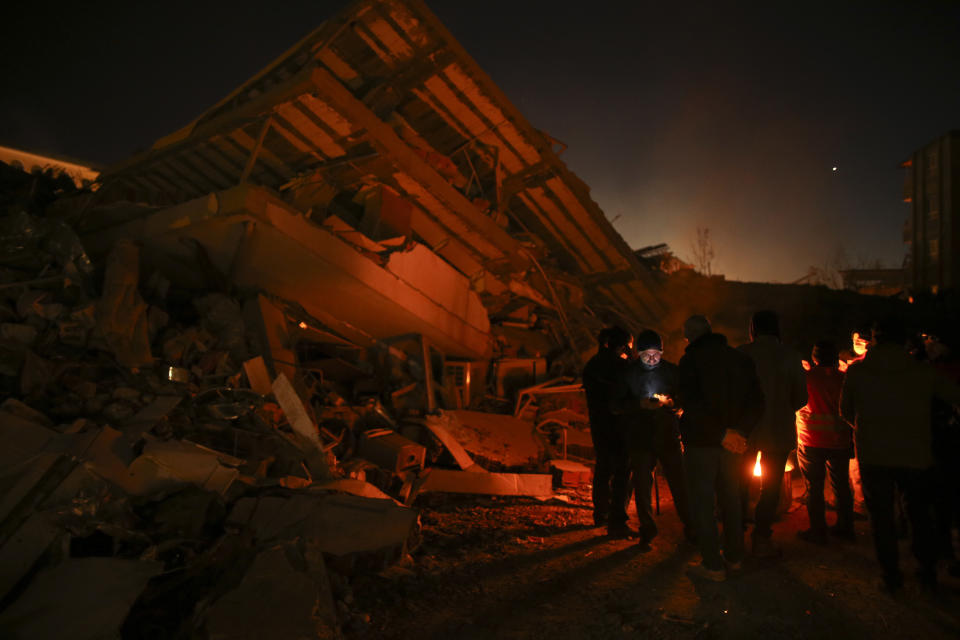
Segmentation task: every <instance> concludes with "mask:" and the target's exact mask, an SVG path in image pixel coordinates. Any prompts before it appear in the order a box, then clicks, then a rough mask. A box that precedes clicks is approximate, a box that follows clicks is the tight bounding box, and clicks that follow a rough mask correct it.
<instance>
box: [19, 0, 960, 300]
mask: <svg viewBox="0 0 960 640" xmlns="http://www.w3.org/2000/svg"><path fill="white" fill-rule="evenodd" d="M345 4H346V3H341V2H328V3H321V4H318V3H310V2H290V3H286V4H285V5H284V6H283V8H282V11H279V10H277V9H275V8H266V7H264V6H262V5H254V4H252V3H250V4H249V5H239V4H238V3H204V4H202V5H192V4H190V5H188V4H187V3H165V4H163V5H162V6H160V7H158V8H152V7H147V6H142V5H138V6H128V5H126V4H123V3H117V2H92V3H88V4H87V5H84V6H83V7H79V6H70V5H68V6H65V7H62V8H60V9H53V10H51V8H50V7H49V6H46V5H43V6H41V5H18V6H17V7H15V8H13V9H11V10H10V12H11V14H12V15H11V16H10V19H9V20H8V21H6V24H5V26H3V27H0V31H6V32H7V33H2V32H0V36H2V40H3V42H4V44H5V49H6V50H5V51H3V60H4V61H5V62H4V63H3V65H4V70H3V76H4V80H3V84H4V86H5V87H6V89H5V91H4V92H3V94H2V95H0V144H3V145H7V146H13V147H16V148H21V149H24V150H27V151H34V152H45V153H51V154H57V155H64V156H68V157H73V158H77V159H81V160H86V161H90V162H92V163H95V164H107V165H108V164H112V163H115V162H118V161H120V160H122V159H124V158H125V157H127V156H129V155H130V154H132V153H133V152H135V151H136V150H138V149H144V148H148V147H149V146H150V145H151V144H152V143H153V142H154V141H155V140H156V139H158V138H160V137H162V136H164V135H167V134H169V133H171V132H173V131H175V130H176V129H178V128H180V127H182V126H184V125H185V124H187V123H189V122H190V121H191V120H193V119H194V118H196V117H197V116H198V115H200V114H201V113H202V112H203V111H204V110H205V109H207V108H208V107H210V106H211V105H213V104H214V103H216V102H217V101H218V100H220V99H221V98H223V97H224V96H225V95H227V94H228V93H230V92H231V91H232V90H233V89H234V88H236V87H237V86H238V85H240V84H241V83H242V82H244V81H245V80H247V79H248V78H249V77H250V76H252V75H254V74H255V73H256V72H258V71H259V70H260V69H262V68H263V67H265V66H266V65H267V64H269V63H270V62H271V61H272V60H273V59H275V58H276V57H277V56H279V55H280V54H281V53H283V52H284V51H286V50H287V49H288V48H290V47H291V46H293V45H294V44H295V43H296V42H297V41H298V40H299V39H300V38H302V37H303V36H305V35H306V34H307V33H309V32H310V31H312V30H313V29H314V28H316V27H317V26H319V24H320V23H321V22H322V21H323V20H325V19H326V18H328V17H330V16H331V15H333V14H335V13H336V12H338V11H339V10H340V9H341V8H342V7H343V6H344V5H345ZM427 4H428V5H429V6H430V7H431V9H433V10H434V11H435V12H436V13H437V14H438V16H439V18H440V19H441V21H442V22H443V23H444V24H445V25H446V26H447V27H448V28H449V29H450V31H451V32H452V33H453V34H454V36H455V37H456V38H457V39H458V40H459V41H460V42H461V44H462V45H463V46H464V48H465V49H466V50H467V52H468V53H469V54H470V55H471V56H472V57H474V58H475V59H476V60H477V61H478V63H479V64H480V66H481V67H482V68H483V69H484V70H485V71H486V72H487V73H488V74H489V75H490V76H491V78H492V79H493V80H494V82H496V83H497V84H498V85H499V86H500V87H501V88H502V89H503V91H504V92H505V93H506V95H507V96H508V97H509V98H510V99H511V100H512V101H513V102H514V104H516V106H517V107H518V108H519V109H520V111H521V112H522V113H523V114H524V116H526V117H527V119H528V120H529V121H530V122H531V123H532V124H533V125H534V126H535V127H537V128H540V129H542V130H544V131H546V132H547V133H549V134H550V135H551V136H553V137H554V138H556V139H558V140H560V141H562V142H563V143H565V144H566V145H568V149H567V150H566V151H565V152H564V154H563V155H562V158H563V159H564V160H565V161H566V162H567V164H568V165H569V166H570V167H571V169H572V170H573V171H575V172H576V173H577V174H578V175H579V176H580V177H581V178H582V179H583V180H584V181H585V182H586V183H587V184H588V185H589V186H590V187H591V190H592V194H593V197H594V199H595V200H596V201H597V202H598V203H599V205H600V206H601V207H602V208H603V210H604V211H605V213H606V214H607V216H608V218H609V219H611V220H613V221H614V226H615V227H616V228H617V230H618V231H619V232H620V233H621V234H622V235H623V237H624V238H625V240H626V241H627V242H628V243H629V244H630V245H631V246H633V247H635V248H638V247H642V246H645V245H650V244H656V243H659V242H667V243H669V244H670V245H671V247H672V248H673V249H674V251H675V252H676V253H678V254H679V255H680V256H682V257H689V255H690V253H691V251H690V246H689V244H690V240H691V238H692V236H693V232H694V230H695V229H696V227H697V226H706V227H709V228H710V229H711V230H712V232H713V236H714V238H715V245H716V260H715V263H714V266H715V269H714V270H715V271H716V272H718V273H723V274H726V276H727V277H728V278H730V279H744V280H758V281H781V282H790V281H793V280H796V279H797V278H800V277H801V276H803V275H804V274H805V273H806V271H807V269H808V267H809V266H811V265H816V266H822V265H823V264H824V263H825V262H827V261H828V260H829V259H830V258H831V257H832V256H833V255H834V254H835V253H836V251H837V250H838V248H840V247H842V248H843V249H844V250H845V251H846V253H847V254H848V256H849V258H850V261H851V262H852V263H854V264H855V263H857V262H873V261H875V260H881V261H882V262H883V263H885V264H886V265H888V266H899V263H900V261H901V259H902V257H903V245H902V242H901V234H900V230H901V227H902V224H903V221H904V220H905V218H906V216H907V213H908V210H907V206H906V205H905V204H903V203H902V202H901V195H902V183H903V174H902V171H901V170H900V169H898V166H899V164H900V163H901V162H902V161H903V160H906V159H907V158H908V157H909V155H910V154H911V153H912V152H913V151H914V150H916V149H918V148H920V147H922V146H924V145H926V144H927V143H929V142H930V141H931V140H933V139H935V138H936V137H938V136H940V135H942V134H944V133H946V132H947V131H948V130H950V129H956V128H958V127H960V85H958V83H957V82H956V80H955V77H956V72H955V68H956V67H957V66H958V63H960V42H958V39H957V38H956V37H954V36H955V32H956V28H957V26H958V25H960V5H957V4H956V3H949V2H926V3H922V4H920V6H910V7H906V6H903V5H900V4H893V3H890V4H883V3H881V6H879V7H878V6H877V5H876V4H870V5H868V4H866V3H848V4H845V5H843V6H840V7H829V6H827V5H824V6H823V7H821V8H820V9H817V8H812V7H810V6H809V5H805V6H803V7H785V8H771V7H769V6H765V5H758V6H756V7H753V8H750V9H747V8H745V7H743V5H742V4H739V3H738V4H736V5H732V4H731V5H728V6H727V7H718V6H716V5H713V4H703V5H702V6H699V7H697V8H695V9H691V8H689V7H685V8H683V9H675V8H670V7H666V6H663V5H659V4H658V5H650V6H642V5H637V4H635V3H604V4H598V5H597V6H596V7H593V11H592V12H591V13H585V12H583V10H582V8H578V7H570V8H566V7H556V6H554V5H552V4H550V3H546V2H528V3H507V2H499V1H497V2H490V3H486V4H485V5H484V7H483V9H482V11H481V10H478V9H476V8H471V7H467V6H464V5H463V4H462V3H459V2H455V1H451V0H445V1H428V2H427ZM14 11H16V12H18V13H13V12H14ZM0 46H2V45H0ZM833 167H837V170H836V171H834V170H833Z"/></svg>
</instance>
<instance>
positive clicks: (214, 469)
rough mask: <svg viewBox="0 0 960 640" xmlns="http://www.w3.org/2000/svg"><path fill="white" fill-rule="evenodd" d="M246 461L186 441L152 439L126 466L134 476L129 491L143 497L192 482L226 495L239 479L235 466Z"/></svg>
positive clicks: (131, 477) (128, 486)
mask: <svg viewBox="0 0 960 640" xmlns="http://www.w3.org/2000/svg"><path fill="white" fill-rule="evenodd" d="M243 464H244V461H243V460H240V459H238V458H233V457H232V456H228V455H227V454H225V453H221V452H219V451H215V450H213V449H208V448H207V447H204V446H201V445H198V444H194V443H192V442H189V441H187V440H167V441H160V440H152V439H151V440H149V441H148V442H147V445H146V446H145V447H144V449H143V454H142V455H140V456H139V457H137V458H136V459H135V460H134V461H133V462H131V463H130V466H129V467H128V469H127V470H128V473H129V475H130V479H131V484H128V485H127V490H128V491H129V492H130V493H131V494H133V495H139V496H142V495H149V494H153V493H158V492H163V491H170V490H173V489H177V488H179V487H182V486H183V485H184V484H187V483H190V484H195V485H197V486H199V487H201V488H203V489H206V490H208V491H214V492H216V493H219V494H220V495H224V494H226V492H227V491H228V490H229V489H230V487H231V486H232V485H233V483H234V482H236V481H237V480H238V479H239V478H240V472H239V471H238V470H237V469H236V467H239V466H241V465H243ZM227 465H230V466H227Z"/></svg>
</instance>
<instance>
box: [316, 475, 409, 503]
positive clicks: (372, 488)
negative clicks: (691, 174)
mask: <svg viewBox="0 0 960 640" xmlns="http://www.w3.org/2000/svg"><path fill="white" fill-rule="evenodd" d="M310 491H311V492H316V491H338V492H340V493H349V494H350V495H353V496H359V497H361V498H376V499H379V500H393V498H391V497H390V496H388V495H387V494H385V493H384V492H383V491H381V490H380V489H378V488H377V487H376V485H373V484H370V483H369V482H365V481H363V480H357V479H356V478H338V479H337V480H330V481H327V482H315V483H314V484H313V485H311V487H310Z"/></svg>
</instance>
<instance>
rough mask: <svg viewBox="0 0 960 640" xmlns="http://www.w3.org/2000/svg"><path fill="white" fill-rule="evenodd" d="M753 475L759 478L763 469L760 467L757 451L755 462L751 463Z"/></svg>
mask: <svg viewBox="0 0 960 640" xmlns="http://www.w3.org/2000/svg"><path fill="white" fill-rule="evenodd" d="M753 475H754V476H756V477H757V478H759V477H760V476H762V475H763V471H761V468H760V452H759V451H757V464H755V465H753Z"/></svg>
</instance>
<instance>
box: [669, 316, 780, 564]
mask: <svg viewBox="0 0 960 640" xmlns="http://www.w3.org/2000/svg"><path fill="white" fill-rule="evenodd" d="M683 335H684V337H685V338H686V339H687V341H688V342H689V344H688V345H687V349H686V352H685V353H684V356H683V357H682V358H680V366H679V375H680V383H679V390H680V394H679V401H680V407H681V408H682V409H683V415H682V417H681V419H680V434H681V437H682V438H683V446H684V451H683V463H684V469H685V470H686V475H687V489H688V490H689V492H690V508H691V511H692V513H693V524H694V528H695V530H696V535H697V544H698V546H699V547H700V555H701V556H702V561H701V562H700V563H698V564H695V565H693V566H691V568H690V570H691V573H693V574H694V575H697V576H700V577H703V578H706V579H708V580H713V581H716V582H722V581H723V580H726V577H727V569H733V570H736V569H739V568H740V566H742V565H741V562H742V560H743V514H742V507H741V504H740V476H741V473H740V470H741V468H742V465H743V452H744V451H745V450H746V448H747V438H748V437H749V436H750V433H751V432H752V431H753V428H754V426H755V425H756V423H757V421H758V420H759V419H760V415H761V413H762V412H763V391H762V390H761V388H760V381H759V380H758V379H757V372H756V369H755V368H754V365H753V361H752V360H751V359H750V357H749V356H747V355H746V354H744V353H741V352H740V351H737V350H736V349H734V348H732V347H731V346H729V345H728V344H727V339H726V337H725V336H723V335H721V334H719V333H712V331H711V328H710V323H709V322H708V321H707V319H706V318H705V317H704V316H701V315H695V316H690V317H689V318H688V319H687V321H686V322H685V323H684V325H683ZM717 500H719V503H720V509H721V510H722V512H723V537H724V544H723V555H722V556H721V555H720V536H719V534H718V532H717V522H716V518H715V517H714V504H715V502H716V501H717Z"/></svg>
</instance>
